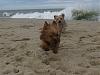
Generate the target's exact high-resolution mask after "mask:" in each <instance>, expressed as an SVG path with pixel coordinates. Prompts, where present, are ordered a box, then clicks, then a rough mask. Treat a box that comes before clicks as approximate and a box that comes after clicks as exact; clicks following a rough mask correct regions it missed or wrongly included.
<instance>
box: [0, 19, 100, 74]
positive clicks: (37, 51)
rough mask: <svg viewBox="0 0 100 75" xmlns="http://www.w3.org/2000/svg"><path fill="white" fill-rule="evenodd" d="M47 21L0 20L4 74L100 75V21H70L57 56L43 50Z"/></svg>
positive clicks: (0, 63)
mask: <svg viewBox="0 0 100 75" xmlns="http://www.w3.org/2000/svg"><path fill="white" fill-rule="evenodd" d="M44 21H45V20H36V19H0V75H100V22H97V21H68V22H67V24H68V27H66V31H65V32H64V33H63V34H62V36H61V43H60V47H59V52H58V54H53V53H52V51H49V52H44V51H43V50H42V49H41V48H40V47H39V45H40V43H41V41H40V39H39V36H40V28H41V27H42V26H43V23H44ZM46 21H49V20H46Z"/></svg>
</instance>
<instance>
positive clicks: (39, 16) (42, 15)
mask: <svg viewBox="0 0 100 75" xmlns="http://www.w3.org/2000/svg"><path fill="white" fill-rule="evenodd" d="M72 10H73V7H69V8H66V9H64V10H61V11H59V12H58V11H56V12H50V11H47V12H45V11H44V12H43V13H39V12H34V13H27V14H24V13H16V14H15V15H13V16H11V18H36V19H53V18H54V15H60V14H62V13H64V14H65V16H66V18H67V19H71V16H72V13H71V11H72Z"/></svg>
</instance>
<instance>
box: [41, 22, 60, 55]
mask: <svg viewBox="0 0 100 75" xmlns="http://www.w3.org/2000/svg"><path fill="white" fill-rule="evenodd" d="M40 40H41V41H42V44H41V45H40V47H41V48H42V49H43V50H44V51H49V50H52V51H53V53H55V54H56V53H58V48H59V44H60V33H59V28H58V26H57V23H56V22H55V21H53V22H52V23H51V24H48V23H47V21H45V23H44V26H43V29H42V31H41V35H40Z"/></svg>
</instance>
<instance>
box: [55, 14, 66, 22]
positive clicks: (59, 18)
mask: <svg viewBox="0 0 100 75" xmlns="http://www.w3.org/2000/svg"><path fill="white" fill-rule="evenodd" d="M64 16H65V15H64V14H61V15H59V16H57V15H55V16H54V21H56V23H63V21H64Z"/></svg>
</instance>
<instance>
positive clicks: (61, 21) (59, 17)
mask: <svg viewBox="0 0 100 75" xmlns="http://www.w3.org/2000/svg"><path fill="white" fill-rule="evenodd" d="M64 17H65V15H64V14H61V15H54V21H55V22H56V23H57V25H58V27H59V28H60V32H64V31H65V27H66V26H67V24H66V21H65V19H64Z"/></svg>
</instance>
